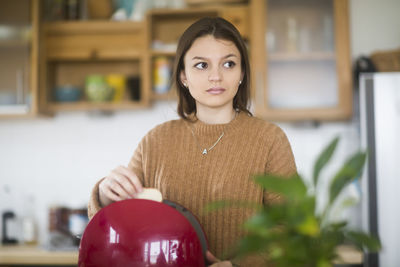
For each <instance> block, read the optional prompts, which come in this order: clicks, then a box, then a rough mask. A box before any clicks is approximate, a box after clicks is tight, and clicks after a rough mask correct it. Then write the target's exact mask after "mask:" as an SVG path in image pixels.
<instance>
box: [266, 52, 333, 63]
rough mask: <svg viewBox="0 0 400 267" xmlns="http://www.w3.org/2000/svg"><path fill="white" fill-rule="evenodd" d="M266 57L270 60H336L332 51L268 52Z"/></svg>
mask: <svg viewBox="0 0 400 267" xmlns="http://www.w3.org/2000/svg"><path fill="white" fill-rule="evenodd" d="M268 59H269V60H270V61H319V60H336V56H335V54H334V53H332V52H331V53H330V52H313V53H270V54H268Z"/></svg>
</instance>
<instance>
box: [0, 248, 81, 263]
mask: <svg viewBox="0 0 400 267" xmlns="http://www.w3.org/2000/svg"><path fill="white" fill-rule="evenodd" d="M78 254H79V253H78V250H76V251H52V250H45V249H44V248H40V247H38V246H27V245H14V246H13V245H9V246H1V245H0V266H1V265H52V266H54V265H75V266H76V265H77V264H78Z"/></svg>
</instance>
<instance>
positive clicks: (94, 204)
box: [88, 178, 104, 220]
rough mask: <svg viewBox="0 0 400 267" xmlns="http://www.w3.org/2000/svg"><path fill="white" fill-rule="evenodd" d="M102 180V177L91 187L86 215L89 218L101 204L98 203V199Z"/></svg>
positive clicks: (99, 208)
mask: <svg viewBox="0 0 400 267" xmlns="http://www.w3.org/2000/svg"><path fill="white" fill-rule="evenodd" d="M103 180H104V178H102V179H100V180H99V181H98V182H97V183H96V184H95V185H94V187H93V189H92V194H91V195H90V199H89V203H88V217H89V220H91V219H92V218H93V216H94V215H95V214H96V213H97V212H98V211H99V210H101V208H102V206H101V204H100V199H99V185H100V183H101V182H102V181H103Z"/></svg>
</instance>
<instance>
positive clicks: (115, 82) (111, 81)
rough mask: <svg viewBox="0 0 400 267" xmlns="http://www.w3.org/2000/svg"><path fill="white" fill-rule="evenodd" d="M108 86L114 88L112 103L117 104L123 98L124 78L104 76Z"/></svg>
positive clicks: (115, 75) (114, 75) (122, 76)
mask: <svg viewBox="0 0 400 267" xmlns="http://www.w3.org/2000/svg"><path fill="white" fill-rule="evenodd" d="M106 82H107V84H108V86H110V87H112V88H114V97H113V99H112V100H113V101H114V102H119V101H121V100H122V99H123V98H124V95H125V88H126V77H125V75H122V74H109V75H107V76H106Z"/></svg>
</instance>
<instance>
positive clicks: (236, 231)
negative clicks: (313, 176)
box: [89, 112, 296, 266]
mask: <svg viewBox="0 0 400 267" xmlns="http://www.w3.org/2000/svg"><path fill="white" fill-rule="evenodd" d="M191 129H192V131H193V133H194V134H195V136H196V139H197V140H196V139H195V137H194V136H193V134H192V131H191ZM222 132H224V136H223V137H222V138H221V140H220V141H219V142H218V143H217V145H216V146H215V147H214V148H213V149H212V150H211V151H209V153H208V154H207V155H203V154H202V150H203V149H204V148H209V147H211V146H212V145H213V144H214V143H215V142H216V140H217V139H218V137H219V136H220V135H221V133H222ZM129 167H130V168H132V169H133V170H134V172H135V173H136V175H137V176H138V177H139V178H140V180H141V181H142V184H143V186H144V187H154V188H158V189H159V190H160V191H161V193H162V194H163V198H164V199H169V200H171V201H174V202H177V203H180V204H181V205H183V206H184V207H186V208H187V209H189V210H190V211H191V212H192V213H193V214H194V215H196V216H197V218H198V219H199V221H200V223H201V225H202V226H203V228H204V231H205V233H206V235H207V238H208V242H209V250H210V251H211V252H212V253H214V254H215V255H216V256H217V257H221V255H222V254H223V253H224V252H227V251H229V249H230V248H232V246H233V245H234V244H235V243H236V242H237V241H238V239H239V238H240V237H241V235H242V234H243V231H242V228H241V225H242V224H243V222H244V221H245V220H246V219H247V218H249V216H250V215H251V214H252V213H251V211H248V210H247V211H246V210H245V209H244V208H226V209H222V210H219V211H216V212H208V213H206V212H204V210H203V209H204V207H205V206H206V205H207V204H208V203H211V202H213V201H216V200H245V201H251V202H256V203H268V202H269V201H271V199H273V198H276V196H273V195H271V194H268V192H263V191H262V190H261V188H260V187H259V186H258V185H256V184H255V183H254V182H253V179H252V176H253V175H254V174H262V173H273V174H279V175H290V174H293V173H295V172H296V166H295V162H294V158H293V154H292V150H291V147H290V144H289V142H288V140H287V138H286V135H285V134H284V132H283V131H282V130H281V129H280V128H279V127H278V126H276V125H274V124H271V123H268V122H266V121H263V120H261V119H257V118H255V117H251V116H248V115H247V114H245V113H244V112H241V113H239V114H238V115H237V116H236V118H235V119H234V120H232V121H231V122H230V123H228V124H217V125H209V124H205V123H202V122H201V121H196V122H194V123H190V122H187V121H184V120H182V119H180V120H173V121H169V122H166V123H163V124H161V125H158V126H157V127H155V128H154V129H152V130H151V131H150V132H149V133H148V134H147V135H146V136H145V137H144V138H143V139H142V141H141V142H140V143H139V145H138V147H137V149H136V151H135V153H134V155H133V157H132V159H131V161H130V162H129ZM98 184H99V183H97V184H96V186H95V187H94V189H93V193H92V196H91V199H90V202H89V217H90V218H91V217H92V216H93V215H94V214H95V213H96V212H97V211H98V210H99V209H101V207H100V205H99V200H98ZM160 223H162V222H160ZM246 266H247V265H246ZM248 266H250V265H248ZM252 266H256V265H252Z"/></svg>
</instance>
